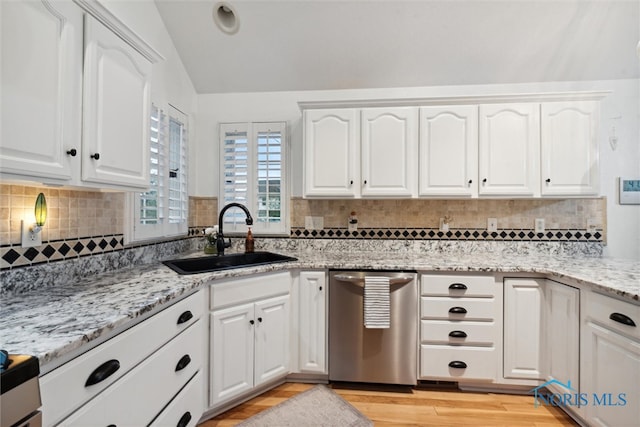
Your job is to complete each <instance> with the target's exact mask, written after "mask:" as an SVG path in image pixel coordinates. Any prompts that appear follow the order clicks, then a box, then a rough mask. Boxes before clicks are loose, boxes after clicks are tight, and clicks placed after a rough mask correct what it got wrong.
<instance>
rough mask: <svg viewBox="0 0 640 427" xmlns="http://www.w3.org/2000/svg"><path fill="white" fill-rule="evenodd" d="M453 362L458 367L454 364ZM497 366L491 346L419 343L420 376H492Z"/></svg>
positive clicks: (488, 378)
mask: <svg viewBox="0 0 640 427" xmlns="http://www.w3.org/2000/svg"><path fill="white" fill-rule="evenodd" d="M456 365H460V367H454V366H456ZM464 366H466V367H464ZM497 366H498V352H497V351H496V349H495V347H455V346H433V345H424V344H423V345H421V346H420V378H422V379H430V378H432V377H435V378H444V379H448V380H454V381H458V380H461V379H470V380H471V379H474V380H496V377H497V374H496V373H497Z"/></svg>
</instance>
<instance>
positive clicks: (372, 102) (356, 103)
mask: <svg viewBox="0 0 640 427" xmlns="http://www.w3.org/2000/svg"><path fill="white" fill-rule="evenodd" d="M76 1H79V0H76ZM610 93H611V91H582V92H541V93H520V94H496V95H468V96H436V97H424V98H389V99H350V100H335V101H302V102H298V107H299V108H300V109H301V110H307V109H323V108H369V107H426V106H431V105H468V104H497V103H506V102H555V101H598V100H601V99H602V98H604V97H605V96H607V95H608V94H610Z"/></svg>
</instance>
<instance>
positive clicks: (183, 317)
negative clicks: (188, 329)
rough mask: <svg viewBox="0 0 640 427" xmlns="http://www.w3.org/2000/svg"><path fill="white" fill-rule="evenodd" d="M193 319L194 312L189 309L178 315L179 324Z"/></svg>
mask: <svg viewBox="0 0 640 427" xmlns="http://www.w3.org/2000/svg"><path fill="white" fill-rule="evenodd" d="M191 319H193V313H192V312H190V311H189V310H187V311H185V312H184V313H182V314H181V315H180V317H178V325H180V324H182V323H184V322H188V321H189V320H191Z"/></svg>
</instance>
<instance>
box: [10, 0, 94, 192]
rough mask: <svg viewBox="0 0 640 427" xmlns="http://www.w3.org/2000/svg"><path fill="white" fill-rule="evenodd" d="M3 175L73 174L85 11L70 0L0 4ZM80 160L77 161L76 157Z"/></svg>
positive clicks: (77, 146) (63, 177) (77, 144)
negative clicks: (83, 13) (72, 153)
mask: <svg viewBox="0 0 640 427" xmlns="http://www.w3.org/2000/svg"><path fill="white" fill-rule="evenodd" d="M0 15H1V23H2V25H1V26H0V31H1V32H2V33H1V34H2V36H1V39H2V73H1V77H0V79H1V82H2V83H1V88H0V92H1V93H2V96H1V97H0V99H1V106H0V114H1V116H0V123H2V126H0V128H1V131H0V132H1V133H0V141H1V143H0V166H1V168H2V169H1V171H2V172H3V173H10V174H17V175H23V176H30V177H39V178H45V179H46V178H53V179H58V180H63V181H62V182H64V181H65V180H69V179H71V169H72V162H73V161H77V159H78V158H77V157H76V158H75V159H74V157H73V156H72V155H71V154H69V155H67V151H69V152H70V153H71V150H72V149H75V150H76V152H77V151H79V150H80V133H81V105H82V95H81V90H82V11H81V10H80V8H79V7H77V6H76V5H75V4H73V3H72V2H67V1H51V2H40V1H3V2H0ZM77 165H79V162H77Z"/></svg>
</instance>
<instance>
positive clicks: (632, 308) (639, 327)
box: [585, 292, 640, 339]
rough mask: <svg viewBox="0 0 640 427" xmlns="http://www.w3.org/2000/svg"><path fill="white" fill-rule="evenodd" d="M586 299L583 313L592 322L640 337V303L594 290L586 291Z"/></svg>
mask: <svg viewBox="0 0 640 427" xmlns="http://www.w3.org/2000/svg"><path fill="white" fill-rule="evenodd" d="M586 301H587V304H586V313H585V314H586V315H587V316H588V317H590V318H591V319H593V321H594V322H596V323H599V324H601V325H604V326H606V327H607V328H609V329H612V330H614V331H619V332H621V333H623V334H625V335H629V336H631V337H634V338H636V339H640V305H634V304H631V303H628V302H624V301H620V300H618V299H615V298H611V297H608V296H605V295H601V294H598V293H595V292H587V293H586ZM614 319H616V320H614ZM630 322H633V323H635V326H632V325H631V324H627V323H630Z"/></svg>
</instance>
